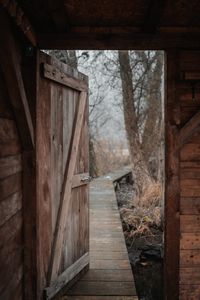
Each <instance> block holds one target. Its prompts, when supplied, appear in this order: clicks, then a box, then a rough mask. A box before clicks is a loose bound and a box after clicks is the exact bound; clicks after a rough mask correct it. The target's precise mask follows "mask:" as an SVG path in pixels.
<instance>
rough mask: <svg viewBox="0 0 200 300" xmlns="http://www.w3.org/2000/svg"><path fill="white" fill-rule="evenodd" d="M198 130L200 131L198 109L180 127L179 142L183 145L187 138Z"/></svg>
mask: <svg viewBox="0 0 200 300" xmlns="http://www.w3.org/2000/svg"><path fill="white" fill-rule="evenodd" d="M198 131H200V111H198V112H197V113H196V114H195V115H194V116H193V117H192V118H191V119H190V120H189V121H188V122H187V123H186V124H185V125H184V126H183V127H182V128H181V129H180V143H181V147H183V146H184V145H185V144H186V143H187V142H188V141H189V139H190V138H191V137H192V136H193V135H194V134H195V133H197V132H198Z"/></svg>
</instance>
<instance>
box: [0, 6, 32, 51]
mask: <svg viewBox="0 0 200 300" xmlns="http://www.w3.org/2000/svg"><path fill="white" fill-rule="evenodd" d="M0 5H1V6H3V7H4V8H5V9H6V11H7V12H8V14H9V15H10V16H11V17H12V18H13V19H14V22H15V23H16V25H17V26H18V27H19V28H20V29H21V30H22V32H23V33H24V35H25V36H26V38H27V39H28V40H29V42H30V43H31V44H32V45H33V46H35V47H36V46H37V40H36V35H35V32H34V29H33V27H32V25H31V23H30V21H29V20H28V18H27V17H26V16H25V14H24V12H23V10H22V9H21V7H20V6H19V4H18V3H17V2H16V1H15V0H0Z"/></svg>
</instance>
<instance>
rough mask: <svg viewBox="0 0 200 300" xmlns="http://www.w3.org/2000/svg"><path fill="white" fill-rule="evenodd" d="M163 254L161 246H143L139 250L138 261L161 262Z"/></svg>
mask: <svg viewBox="0 0 200 300" xmlns="http://www.w3.org/2000/svg"><path fill="white" fill-rule="evenodd" d="M163 254H164V253H163V246H162V245H161V244H158V245H150V246H145V247H144V248H142V249H141V253H140V259H141V260H145V259H152V260H162V259H163Z"/></svg>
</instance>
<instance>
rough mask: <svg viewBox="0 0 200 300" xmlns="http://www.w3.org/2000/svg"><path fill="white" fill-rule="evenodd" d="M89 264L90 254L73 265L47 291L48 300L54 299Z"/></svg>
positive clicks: (86, 254)
mask: <svg viewBox="0 0 200 300" xmlns="http://www.w3.org/2000/svg"><path fill="white" fill-rule="evenodd" d="M88 264H89V253H85V254H84V255H83V256H81V257H80V258H79V259H78V260H77V261H76V262H75V263H74V264H73V265H71V266H70V267H69V268H67V269H66V270H65V271H64V272H63V273H62V274H61V275H59V276H58V278H57V279H56V281H55V282H54V283H53V284H52V285H51V286H50V287H47V288H46V289H45V297H46V299H52V298H53V297H54V296H56V294H57V293H58V292H60V290H61V289H62V288H64V287H65V286H66V285H67V284H68V283H69V282H70V281H71V280H72V279H73V278H74V277H75V276H76V275H78V274H79V273H80V272H81V270H82V269H83V268H85V267H86V266H87V265H88Z"/></svg>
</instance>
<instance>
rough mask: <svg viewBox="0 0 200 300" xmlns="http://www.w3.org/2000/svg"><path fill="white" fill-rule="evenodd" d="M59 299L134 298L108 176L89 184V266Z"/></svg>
mask: <svg viewBox="0 0 200 300" xmlns="http://www.w3.org/2000/svg"><path fill="white" fill-rule="evenodd" d="M62 299H63V300H138V297H137V294H136V290H135V285H134V279H133V275H132V270H131V266H130V262H129V259H128V253H127V249H126V244H125V240H124V235H123V230H122V225H121V219H120V215H119V210H118V206H117V201H116V197H115V192H114V188H113V182H112V177H109V178H107V177H100V178H98V179H96V180H94V181H93V182H92V183H91V184H90V270H89V271H88V272H87V273H86V274H85V275H84V276H83V277H82V278H81V279H80V280H79V281H78V282H77V283H76V284H75V285H73V286H72V287H71V288H70V290H69V291H68V293H67V295H66V296H64V297H63V298H62Z"/></svg>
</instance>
